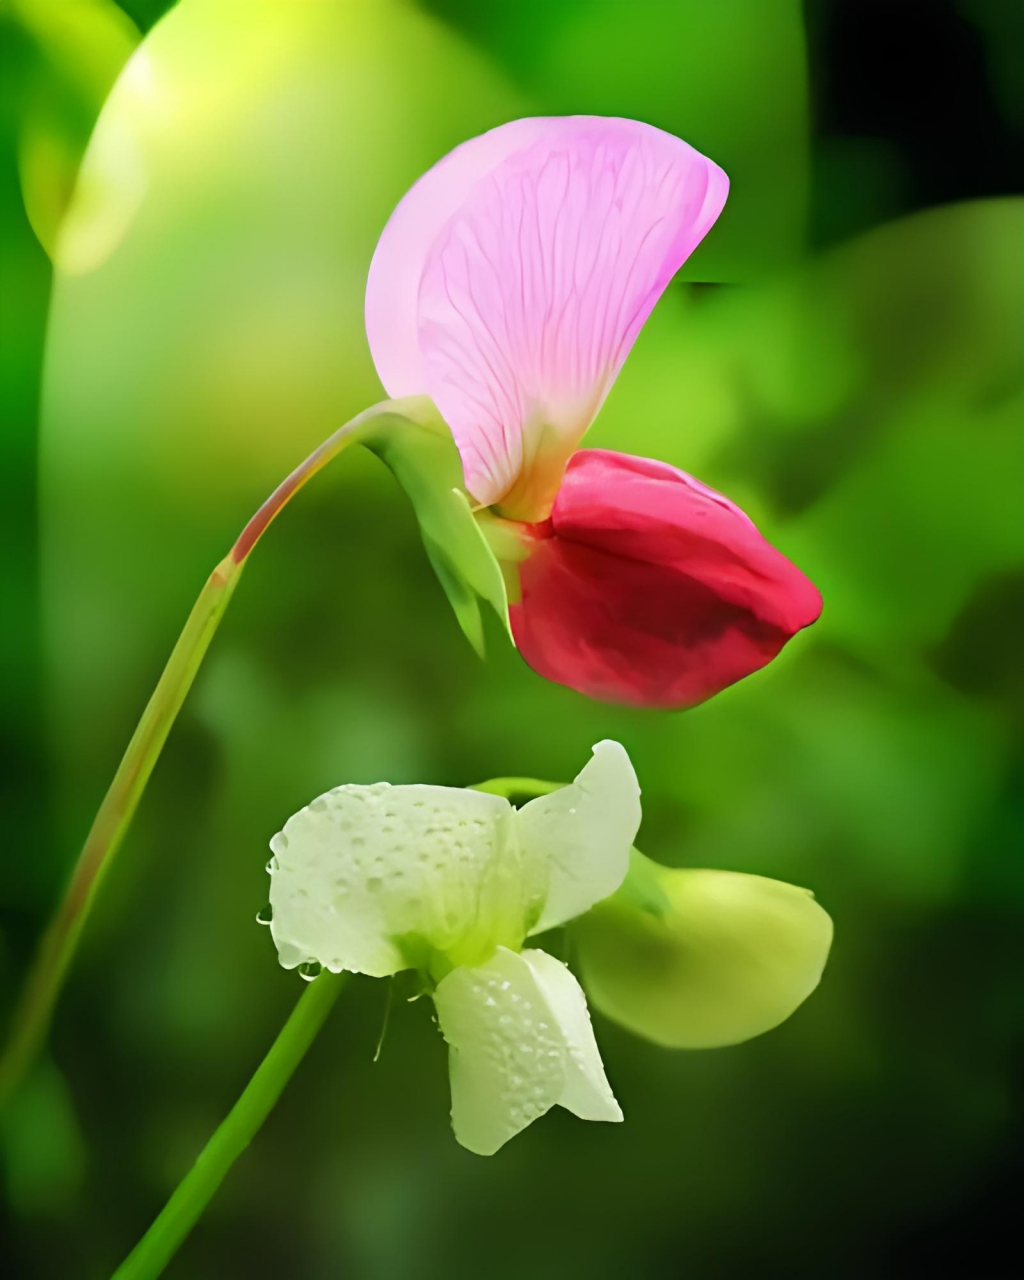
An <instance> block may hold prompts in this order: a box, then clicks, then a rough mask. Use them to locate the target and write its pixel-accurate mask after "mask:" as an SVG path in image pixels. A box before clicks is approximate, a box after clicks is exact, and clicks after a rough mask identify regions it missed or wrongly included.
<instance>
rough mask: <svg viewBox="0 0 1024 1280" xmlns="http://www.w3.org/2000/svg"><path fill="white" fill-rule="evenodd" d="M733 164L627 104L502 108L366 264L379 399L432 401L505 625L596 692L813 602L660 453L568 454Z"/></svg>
mask: <svg viewBox="0 0 1024 1280" xmlns="http://www.w3.org/2000/svg"><path fill="white" fill-rule="evenodd" d="M728 185H729V183H728V179H727V178H726V176H725V174H724V173H723V172H722V170H721V169H719V168H718V166H717V165H715V164H713V163H712V162H711V161H710V160H708V159H706V158H705V157H704V156H702V155H701V154H700V153H699V152H697V151H695V150H694V149H693V148H692V147H690V146H689V145H688V144H687V143H685V142H683V141H681V140H680V139H679V138H675V137H672V136H671V135H670V134H667V133H663V132H662V131H661V130H659V129H655V128H652V127H651V126H650V125H645V124H640V123H638V122H637V121H633V120H621V119H604V118H600V117H595V116H570V117H562V118H547V119H544V118H538V119H527V120H516V121H513V122H511V123H510V124H506V125H502V126H501V127H500V128H497V129H493V130H491V132H490V133H486V134H483V135H482V136H480V137H478V138H473V139H471V140H470V141H469V142H466V143H463V144H462V146H460V147H457V148H456V149H455V150H454V151H452V152H451V153H450V154H449V155H447V156H445V157H444V159H442V160H441V161H439V162H438V163H437V164H436V165H435V166H434V167H433V168H432V169H431V170H429V172H428V173H426V174H425V175H424V176H423V177H422V178H421V179H420V180H419V181H418V182H417V183H416V185H415V186H414V187H413V188H412V189H411V190H410V191H409V192H408V193H407V194H406V196H405V197H404V198H403V199H402V201H401V202H400V203H399V205H398V207H397V208H396V209H395V211H394V213H393V214H392V216H391V218H390V220H389V222H388V224H387V226H386V227H385V229H384V232H383V234H382V235H381V238H380V242H379V244H378V245H377V250H376V253H375V254H374V257H373V262H372V264H371V266H370V275H369V280H368V283H367V291H366V329H367V336H368V339H369V343H370V349H371V352H372V354H373V359H374V363H375V364H376V366H377V372H378V373H379V375H380V378H381V381H382V382H383V384H384V386H385V388H386V389H387V392H388V394H389V395H390V396H392V397H393V398H398V397H402V396H409V395H422V394H426V395H429V396H430V397H431V398H432V399H433V401H434V402H435V404H436V405H437V407H438V409H439V410H440V412H441V414H442V415H443V416H444V418H445V420H446V422H447V423H448V425H449V426H450V428H451V431H452V435H453V437H454V439H455V442H456V444H457V446H458V449H459V453H460V455H461V458H462V464H463V470H464V473H465V480H466V486H467V489H468V490H469V492H470V494H471V495H472V497H473V498H474V499H475V500H476V501H477V502H478V503H479V504H480V506H481V507H482V508H491V509H492V512H493V515H494V516H496V517H497V518H498V519H497V520H488V521H487V523H486V526H485V527H487V528H489V529H490V530H491V532H492V533H494V532H496V533H497V537H496V538H495V543H494V545H495V547H496V550H497V551H498V554H499V555H502V554H503V549H504V553H506V554H505V558H506V559H507V561H508V563H509V566H510V567H511V569H512V573H513V587H514V588H515V585H516V580H517V582H518V597H517V596H516V592H515V589H514V590H513V603H512V609H511V621H512V628H513V634H514V635H515V639H516V643H517V645H518V646H519V647H520V649H521V651H522V653H523V656H524V657H525V659H526V661H527V662H528V663H529V664H530V665H531V666H532V667H533V668H534V669H535V670H536V671H538V672H540V674H541V675H544V676H546V677H548V678H549V679H552V680H557V681H559V682H560V683H562V684H566V685H569V686H571V687H572V688H574V689H578V690H579V691H580V692H583V693H586V694H589V695H591V696H593V697H598V698H603V699H606V700H611V701H621V702H629V703H636V704H640V705H650V706H689V705H692V704H693V703H695V702H700V701H702V700H703V699H705V698H707V697H710V696H711V695H712V694H713V693H716V692H717V691H718V690H720V689H722V688H724V687H725V686H726V685H728V684H731V683H733V682H734V681H736V680H739V679H741V678H742V677H743V676H745V675H748V674H749V673H750V672H752V671H755V670H757V669H758V668H759V667H762V666H764V665H765V663H767V662H769V661H770V660H771V658H773V657H774V656H775V654H776V653H778V651H779V649H780V648H781V647H782V645H783V644H785V642H786V641H787V640H788V639H789V638H790V637H791V636H792V635H793V634H794V633H795V632H796V631H798V630H799V629H800V628H801V627H804V626H807V625H808V624H809V623H811V622H813V621H814V620H815V618H816V617H817V616H818V613H819V612H820V607H821V601H820V597H819V596H818V593H817V591H816V590H815V589H814V587H813V586H812V585H811V584H810V583H809V582H808V581H807V579H806V578H805V577H804V576H803V575H802V574H801V573H800V572H799V570H797V569H796V568H794V567H793V565H791V564H790V563H789V562H788V561H787V560H785V558H784V557H783V556H782V555H780V554H779V553H778V552H777V551H775V550H774V549H773V548H772V547H771V546H770V545H769V544H768V543H767V542H765V541H764V539H763V538H761V536H760V534H758V532H757V530H756V529H755V528H754V526H753V525H752V524H751V522H750V521H749V520H748V519H747V517H746V516H745V515H744V514H743V513H742V512H741V511H740V510H739V509H738V508H737V507H735V506H734V505H733V504H732V503H730V502H728V501H727V500H726V499H725V498H723V497H721V496H720V495H718V494H716V493H714V492H713V491H712V490H710V489H707V488H706V487H705V486H703V485H701V484H700V483H699V482H698V481H696V480H693V479H692V478H690V477H689V476H686V475H684V473H683V472H681V471H677V470H676V469H675V468H673V467H669V466H667V465H666V464H664V463H658V462H651V461H647V460H645V459H642V458H632V457H629V456H628V455H624V454H614V453H608V452H606V451H603V450H584V451H581V452H579V453H576V452H575V451H576V449H577V446H578V445H579V443H580V441H581V439H582V437H583V435H584V433H585V432H586V430H587V428H588V427H589V426H590V424H591V422H592V421H593V419H594V417H595V415H596V414H597V411H598V410H599V409H600V407H601V404H602V403H603V401H604V398H605V396H606V395H607V394H608V391H609V389H610V388H611V385H612V383H613V382H614V380H615V377H616V375H617V374H618V371H619V369H620V368H621V366H622V362H623V361H624V360H625V358H626V356H627V354H628V353H629V350H630V348H631V346H632V345H633V342H634V341H635V339H636V336H637V334H638V333H639V332H640V329H641V327H642V326H643V323H644V321H645V320H646V319H647V317H648V315H649V314H650V312H651V309H652V308H653V307H654V304H655V303H656V302H657V300H658V298H659V297H660V296H661V294H662V292H663V291H664V289H665V287H666V285H667V284H668V283H669V281H670V280H671V279H672V277H673V275H675V273H676V272H677V271H678V270H679V268H680V266H682V264H683V263H684V262H685V261H686V259H687V258H688V257H689V255H690V254H691V253H692V252H693V250H694V249H695V248H696V247H697V245H698V244H699V243H700V242H701V240H702V239H703V238H704V236H705V235H706V234H707V232H708V230H709V229H710V228H711V226H712V225H713V223H714V222H715V219H716V218H717V217H718V215H719V213H720V212H721V210H722V206H723V205H724V203H725V198H726V194H727V192H728ZM509 525H511V528H510V527H509ZM510 535H511V536H510Z"/></svg>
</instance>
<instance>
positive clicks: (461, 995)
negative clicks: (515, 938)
mask: <svg viewBox="0 0 1024 1280" xmlns="http://www.w3.org/2000/svg"><path fill="white" fill-rule="evenodd" d="M559 970H560V971H561V972H558V971H559ZM434 1002H435V1005H436V1007H437V1016H438V1020H439V1022H440V1024H441V1030H442V1031H443V1032H444V1037H445V1039H446V1040H447V1041H448V1045H449V1075H450V1079H451V1090H452V1127H453V1129H454V1131H455V1136H456V1138H457V1139H458V1141H459V1142H460V1143H461V1144H462V1145H463V1146H464V1147H466V1148H468V1150H470V1151H475V1152H476V1153H477V1154H478V1155H492V1154H493V1153H494V1152H495V1151H497V1150H498V1148H499V1147H501V1146H503V1145H504V1144H505V1143H506V1142H507V1141H508V1140H509V1138H512V1137H514V1136H515V1135H516V1134H517V1133H519V1132H520V1131H521V1130H522V1129H525V1128H526V1126H527V1125H529V1124H531V1123H532V1122H533V1121H534V1120H536V1119H537V1118H538V1117H539V1116H542V1115H544V1113H545V1112H546V1111H549V1110H550V1109H551V1108H552V1107H553V1106H554V1105H555V1104H556V1103H562V1104H563V1105H564V1106H566V1107H567V1108H568V1109H569V1110H571V1111H574V1112H575V1113H576V1114H577V1115H580V1116H583V1117H584V1118H585V1119H594V1120H621V1118H622V1115H621V1112H620V1111H619V1109H618V1106H617V1105H616V1104H615V1101H614V1099H613V1098H612V1097H611V1091H610V1090H609V1089H608V1084H607V1081H606V1080H605V1079H604V1071H603V1069H602V1067H601V1059H600V1056H599V1055H598V1052H597V1046H596V1044H595V1043H594V1039H593V1033H592V1032H591V1031H590V1028H589V1018H588V1017H587V1013H586V1005H585V1002H584V1001H583V993H582V992H581V991H580V989H579V986H578V985H577V983H576V980H575V979H574V978H573V977H572V975H571V974H570V973H569V972H568V970H567V969H565V967H564V966H563V965H560V964H559V962H558V961H557V960H551V958H550V957H548V956H542V955H541V953H540V952H536V951H527V952H524V953H523V954H522V955H516V954H515V952H512V951H509V950H506V949H505V948H504V947H499V949H498V950H497V952H496V953H495V954H494V956H492V958H491V959H490V960H489V961H488V962H487V963H486V964H484V965H480V966H478V967H476V968H473V969H468V968H458V969H454V970H453V971H452V972H451V973H450V974H448V976H447V977H446V978H444V979H443V981H441V982H440V983H439V984H438V987H437V990H436V991H435V993H434Z"/></svg>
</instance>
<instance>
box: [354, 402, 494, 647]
mask: <svg viewBox="0 0 1024 1280" xmlns="http://www.w3.org/2000/svg"><path fill="white" fill-rule="evenodd" d="M382 408H384V406H382ZM393 409H394V411H393V412H381V413H378V414H376V415H374V417H373V418H372V419H371V420H368V421H367V423H366V426H365V428H364V429H363V431H362V432H361V433H360V441H361V443H362V444H364V445H365V446H366V447H367V448H368V449H370V450H371V451H372V452H373V453H375V454H376V455H377V457H379V458H380V460H381V461H382V462H383V463H384V464H385V465H386V466H387V467H388V468H389V470H390V471H391V472H392V474H393V475H394V477H395V479H396V480H397V481H398V483H399V484H400V485H401V486H402V488H403V489H404V490H405V492H406V494H407V495H408V498H409V501H410V502H411V503H412V505H413V509H414V510H415V512H416V518H417V519H418V520H419V525H420V534H421V536H422V538H423V545H424V546H425V548H426V551H427V555H428V556H429V558H430V563H431V564H432V565H433V567H434V572H435V573H436V574H437V577H438V580H439V581H440V583H441V586H442V587H443V588H444V591H445V594H446V595H447V597H448V601H449V603H450V604H451V606H452V609H453V610H454V611H455V617H456V618H457V619H458V623H459V626H460V627H461V628H462V630H463V632H464V633H465V635H466V638H467V639H468V640H469V642H470V644H471V645H472V646H473V648H474V649H475V650H476V652H477V653H478V654H480V656H481V657H482V656H483V653H484V625H483V616H482V613H481V609H480V601H481V600H483V601H486V602H487V603H488V604H489V605H490V606H491V607H492V608H493V609H494V612H495V613H496V614H497V615H498V617H499V618H500V619H501V621H502V623H503V624H504V627H505V630H506V631H507V632H508V636H509V639H510V640H511V638H512V630H511V626H510V623H509V617H508V595H507V593H506V590H505V580H504V577H503V576H502V572H501V569H500V567H499V565H498V561H497V560H496V559H495V557H494V553H493V552H492V551H491V548H490V547H489V545H488V543H487V541H486V539H485V538H484V535H483V533H482V532H481V530H480V527H479V525H478V524H477V522H476V519H475V518H474V516H473V512H472V509H471V507H470V501H469V498H468V496H467V494H466V491H465V489H464V488H463V477H462V463H461V460H460V458H459V451H458V449H457V448H456V447H455V441H454V440H453V439H452V434H451V432H450V431H449V429H448V426H447V424H446V423H445V422H444V420H443V419H442V418H441V416H440V414H439V413H438V412H437V409H436V408H435V407H434V405H433V403H432V402H431V401H430V400H428V399H427V398H426V397H425V396H416V397H412V398H410V399H408V400H396V401H394V402H393ZM513 643H514V642H513Z"/></svg>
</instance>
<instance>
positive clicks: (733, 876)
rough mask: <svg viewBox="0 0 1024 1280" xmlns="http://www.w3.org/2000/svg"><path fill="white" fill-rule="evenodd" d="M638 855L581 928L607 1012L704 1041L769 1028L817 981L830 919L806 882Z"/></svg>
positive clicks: (594, 985)
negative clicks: (672, 864)
mask: <svg viewBox="0 0 1024 1280" xmlns="http://www.w3.org/2000/svg"><path fill="white" fill-rule="evenodd" d="M633 856H634V863H633V865H632V866H631V868H630V875H629V877H628V878H627V880H626V882H625V883H624V884H623V886H622V888H621V889H620V891H619V892H618V893H616V894H615V895H614V897H612V898H610V899H609V900H608V901H607V902H603V903H601V904H599V905H598V906H597V907H595V908H594V909H593V910H592V911H591V912H589V913H588V914H587V915H586V916H584V917H583V918H582V919H580V920H579V921H578V922H577V924H576V925H575V926H574V937H575V938H576V941H577V944H578V947H579V960H580V966H581V970H582V974H583V980H584V983H585V984H586V989H587V994H588V996H589V998H590V1001H591V1003H592V1004H593V1006H594V1007H595V1008H597V1009H600V1010H601V1012H602V1013H604V1014H606V1015H607V1016H608V1017H609V1018H614V1019H615V1021H616V1022H620V1023H621V1024H622V1025H623V1026H624V1027H628V1028H629V1030H631V1031H634V1032H636V1033H637V1034H638V1035H642V1036H646V1037H647V1038H648V1039H649V1040H653V1041H655V1042H656V1043H657V1044H663V1045H667V1046H669V1047H672V1048H680V1049H683V1048H685V1049H706V1048H712V1047H715V1046H718V1045H727V1044H736V1043H738V1042H739V1041H741V1040H748V1039H750V1038H751V1037H752V1036H756V1035H760V1034H761V1033H762V1032H764V1031H768V1030H770V1029H771V1028H772V1027H775V1026H777V1025H778V1024H779V1023H780V1022H782V1021H784V1020H785V1019H786V1018H788V1017H789V1015H790V1014H791V1013H792V1012H793V1010H794V1009H796V1008H797V1007H798V1006H799V1005H800V1004H801V1003H802V1002H803V1001H804V1000H806V998H807V997H808V996H809V995H810V994H811V992H812V991H813V990H814V988H815V987H816V986H817V985H818V981H819V979H820V978H821V973H822V969H823V968H824V966H825V961H826V959H827V958H828V952H829V947H830V946H831V943H832V921H831V919H830V918H829V916H828V914H827V913H826V912H825V911H824V910H823V909H822V908H821V907H820V906H818V904H817V903H816V902H815V900H814V898H813V896H812V895H811V894H810V893H809V892H808V891H807V890H806V889H799V888H797V887H796V886H794V885H789V884H783V883H781V882H780V881H778V880H768V879H765V878H764V877H762V876H751V875H741V874H738V873H736V872H731V871H696V870H674V869H671V868H668V867H661V866H658V865H657V864H656V863H653V862H651V861H650V860H649V859H647V858H644V857H643V856H642V855H640V854H636V853H634V855H633ZM634 882H636V884H634ZM634 890H635V891H634Z"/></svg>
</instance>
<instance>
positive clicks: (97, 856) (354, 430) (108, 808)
mask: <svg viewBox="0 0 1024 1280" xmlns="http://www.w3.org/2000/svg"><path fill="white" fill-rule="evenodd" d="M410 409H411V410H412V411H413V412H415V410H416V402H413V401H406V402H394V403H392V402H390V401H386V402H384V403H383V404H381V405H375V406H374V407H373V408H372V409H367V410H366V411H365V412H364V413H361V414H359V416H358V417H355V418H353V419H352V421H351V422H347V423H346V424H345V425H344V426H343V427H340V428H339V429H338V430H337V431H335V432H334V434H333V435H332V436H330V437H329V438H328V439H327V440H325V441H324V443H323V444H321V445H320V446H319V448H317V449H315V450H314V452H313V453H311V454H310V455H309V457H308V458H307V459H306V460H305V461H304V462H302V463H300V464H299V466H298V467H296V468H295V470H294V471H293V472H292V473H291V475H290V476H288V478H287V479H286V480H285V481H283V483H282V484H280V485H279V486H278V487H277V488H276V489H275V490H274V492H273V493H272V494H271V496H270V497H269V498H268V499H267V501H266V502H264V504H263V505H262V506H261V507H260V509H259V510H258V511H257V512H256V514H255V515H254V516H253V517H252V519H251V520H250V521H249V523H248V524H247V525H246V526H245V528H244V529H243V530H242V532H241V534H240V535H239V537H238V540H237V541H236V543H235V545H234V546H233V547H232V549H231V551H230V553H229V554H228V555H227V557H226V558H225V559H224V560H223V561H221V563H220V564H219V565H218V566H217V568H216V569H215V570H214V571H213V573H212V574H211V575H210V578H209V580H208V581H207V583H206V586H205V587H204V588H203V590H202V591H201V593H200V595H199V599H198V600H197V601H196V603H195V606H194V608H193V610H192V612H191V614H190V615H189V619H188V621H187V622H186V624H185V629H184V630H183V631H182V633H181V636H180V637H179V639H178V643H177V644H176V645H175V646H174V650H173V652H172V653H171V656H170V659H169V661H168V663H167V666H166V667H165V668H164V671H163V674H162V675H161V677H160V680H159V682H158V683H157V686H156V689H155V690H154V691H153V695H152V697H151V698H150V700H149V703H148V705H147V706H146V709H145V711H144V712H143V714H142V719H141V720H140V721H139V724H138V728H137V729H136V730H135V733H134V734H133V735H132V739H131V742H129V744H128V749H127V750H126V751H125V753H124V756H123V758H122V760H121V763H120V765H119V766H118V770H117V773H115V775H114V780H113V782H111V784H110V787H109V789H108V791H107V794H106V795H105V796H104V798H103V803H102V804H101V805H100V808H99V812H98V813H97V814H96V818H95V820H94V821H93V824H92V828H91V830H90V831H89V835H88V837H87V838H86V841H85V844H84V846H83V848H82V851H81V853H80V854H79V856H78V861H77V862H76V864H75V867H74V870H73V872H72V874H71V879H70V881H69V883H68V887H67V889H66V890H65V892H64V896H63V898H62V899H61V902H60V905H59V906H58V908H57V912H56V914H55V915H54V917H53V920H52V922H51V924H50V926H49V928H48V929H47V931H46V933H45V935H44V936H43V940H42V943H41V944H40V947H39V951H38V953H37V955H36V958H35V961H34V963H33V965H32V968H31V969H30V971H29V975H28V978H27V980H26V983H25V986H24V988H23V990H22V993H21V996H20V999H19V1001H18V1004H17V1006H16V1008H15V1011H14V1017H13V1020H12V1023H11V1029H10V1033H9V1036H8V1041H7V1044H6V1046H5V1048H4V1052H3V1056H2V1057H0V1107H2V1106H3V1105H4V1104H5V1103H6V1102H7V1101H8V1100H9V1098H10V1097H11V1095H12V1093H13V1092H14V1090H15V1088H16V1087H17V1085H18V1083H19V1081H20V1080H21V1078H22V1076H23V1075H24V1073H25V1071H26V1070H27V1069H28V1067H29V1066H30V1065H31V1063H32V1061H33V1060H34V1058H35V1057H36V1054H37V1053H38V1052H39V1049H40V1048H41V1047H42V1045H43V1043H44V1041H45V1039H46V1035H47V1031H48V1029H49V1025H50V1019H51V1018H52V1016H53V1010H54V1006H55V1004H56V1002H57V997H58V995H59V994H60V989H61V986H62V985H63V982H64V978H65V975H66V974H67V971H68V968H69V966H70V963H71V959H72V957H73V956H74V953H75V948H76V946H77V945H78V941H79V938H80V937H81V934H82V929H83V928H84V926H85V922H86V920H87V918H88V915H89V911H90V909H91V907H92V904H93V902H94V900H95V897H96V892H97V890H98V888H99V885H100V881H101V879H102V877H103V875H104V874H105V872H106V871H107V869H108V867H109V866H110V863H111V861H112V859H113V857H114V855H115V854H116V853H117V851H118V849H119V847H120V845H121V842H122V840H123V839H124V836H125V833H126V832H127V830H128V827H129V826H130V824H131V821H132V818H133V817H134V816H135V810H136V809H137V808H138V805H139V801H140V800H141V798H142V794H143V792H144V791H145V789H146V784H147V782H148V781H149V778H150V774H152V772H153V768H154V766H155V765H156V762H157V760H158V759H159V758H160V752H161V751H162V750H163V746H164V743H165V742H166V741H167V735H168V733H170V730H171V726H172V725H173V724H174V721H175V720H176V718H177V715H178V712H179V711H180V710H181V706H182V703H183V702H184V701H185V696H186V695H187V693H188V691H189V689H190V688H191V686H192V681H193V679H194V678H195V674H196V672H197V671H198V670H199V666H200V664H201V663H202V661H203V658H204V657H205V655H206V650H207V649H208V648H209V645H210V641H211V640H212V639H213V636H214V633H215V632H216V630H217V627H218V625H219V623H220V620H221V618H222V617H223V615H224V611H225V609H226V608H227V606H228V602H229V601H230V599H231V596H232V594H233V592H234V589H235V586H236V585H237V583H238V578H239V576H240V574H241V571H242V569H243V567H244V565H245V563H246V560H247V559H248V557H249V555H250V553H251V552H252V549H253V547H255V545H256V543H257V542H258V541H259V540H260V538H261V537H262V536H263V534H264V533H265V532H266V530H267V527H268V526H269V525H270V523H271V521H273V519H274V518H275V517H276V516H277V515H278V514H279V513H280V512H281V511H282V510H283V509H284V507H285V506H286V505H287V504H288V501H289V500H290V499H291V498H292V497H293V496H294V495H295V494H296V493H297V492H298V491H299V490H300V489H301V488H302V486H303V485H304V484H305V483H306V481H307V480H309V479H310V478H311V477H312V476H314V475H316V473H317V472H318V471H319V470H320V469H321V468H322V467H324V466H326V464H327V463H328V462H330V461H331V459H332V458H335V457H337V455H338V454H339V453H340V452H341V451H342V450H343V449H344V448H345V447H346V446H347V445H349V444H352V443H355V442H357V441H359V440H360V439H362V438H363V436H364V435H365V434H366V433H367V432H368V431H369V430H372V429H373V427H374V425H375V424H376V423H377V422H379V421H380V420H381V419H382V418H384V417H391V418H394V417H396V416H400V415H401V414H402V413H403V412H409V411H410Z"/></svg>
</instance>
